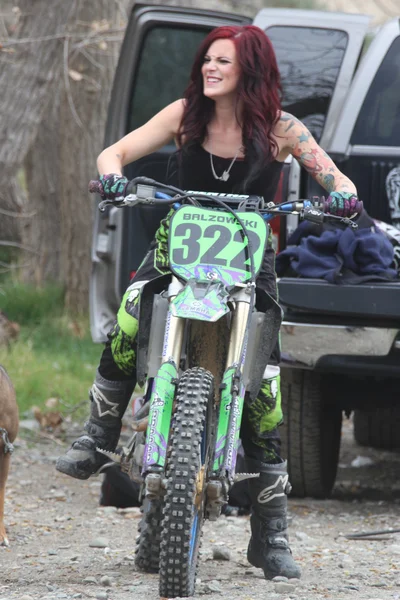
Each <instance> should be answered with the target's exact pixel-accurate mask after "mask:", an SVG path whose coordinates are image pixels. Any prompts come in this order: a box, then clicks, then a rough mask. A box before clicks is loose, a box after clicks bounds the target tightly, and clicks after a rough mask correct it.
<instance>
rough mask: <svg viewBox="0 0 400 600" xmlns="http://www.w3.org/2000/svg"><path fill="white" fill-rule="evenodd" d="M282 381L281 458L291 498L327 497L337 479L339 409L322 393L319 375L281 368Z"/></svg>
mask: <svg viewBox="0 0 400 600" xmlns="http://www.w3.org/2000/svg"><path fill="white" fill-rule="evenodd" d="M281 382H282V383H281V386H282V387H281V390H282V408H283V416H284V424H283V425H282V427H281V429H280V431H281V437H282V456H283V457H284V458H285V457H286V458H287V461H288V471H289V481H290V483H291V484H292V495H293V496H297V497H299V498H303V497H304V496H311V497H313V498H326V497H327V496H329V495H330V493H331V491H332V488H333V486H334V483H335V479H336V472H337V467H338V461H339V450H340V437H341V428H342V410H341V408H340V406H337V405H335V404H334V402H332V403H331V402H329V398H327V397H326V395H325V393H323V377H322V375H321V374H320V373H315V372H312V371H303V370H301V369H282V370H281Z"/></svg>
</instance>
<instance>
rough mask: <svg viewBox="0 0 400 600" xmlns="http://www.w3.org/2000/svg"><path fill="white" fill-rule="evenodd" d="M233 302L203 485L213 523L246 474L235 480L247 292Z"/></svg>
mask: <svg viewBox="0 0 400 600" xmlns="http://www.w3.org/2000/svg"><path fill="white" fill-rule="evenodd" d="M235 300H236V310H235V312H234V313H233V317H232V324H231V333H230V340H229V348H228V355H227V360H226V367H225V372H224V375H223V378H222V384H221V398H220V403H219V416H218V425H217V433H216V437H215V446H214V453H213V463H212V473H211V478H210V480H209V482H208V484H207V506H206V511H207V514H208V517H209V519H210V520H215V519H216V518H217V517H218V516H219V514H220V511H221V507H222V505H223V504H224V503H225V502H226V501H227V499H228V493H229V488H230V486H231V485H232V484H233V483H234V482H235V481H237V480H239V479H244V478H246V477H249V475H246V474H243V476H242V477H240V476H235V467H236V459H237V451H238V445H239V436H240V425H241V422H242V413H243V404H244V395H245V386H244V384H243V379H242V375H243V366H244V361H245V356H246V347H247V342H248V340H247V338H246V335H248V329H247V333H246V328H247V323H248V317H249V311H250V296H249V294H248V290H247V289H244V290H242V291H241V292H240V293H239V294H238V295H237V297H236V298H235ZM252 476H254V475H252Z"/></svg>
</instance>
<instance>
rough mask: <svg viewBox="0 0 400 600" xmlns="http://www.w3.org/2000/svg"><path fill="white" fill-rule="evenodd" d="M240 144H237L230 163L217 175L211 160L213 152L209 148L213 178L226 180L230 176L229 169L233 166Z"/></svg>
mask: <svg viewBox="0 0 400 600" xmlns="http://www.w3.org/2000/svg"><path fill="white" fill-rule="evenodd" d="M241 147H242V146H239V148H238V149H237V150H236V154H235V156H234V157H233V159H232V162H231V164H230V165H229V167H228V168H227V169H226V170H225V171H224V172H223V173H222V175H217V174H216V172H215V169H214V162H213V154H212V148H210V150H211V152H210V165H211V171H212V174H213V176H214V179H218V180H219V181H228V179H229V177H230V171H231V169H232V167H233V164H234V162H235V161H236V159H237V157H238V156H239V151H240V148H241Z"/></svg>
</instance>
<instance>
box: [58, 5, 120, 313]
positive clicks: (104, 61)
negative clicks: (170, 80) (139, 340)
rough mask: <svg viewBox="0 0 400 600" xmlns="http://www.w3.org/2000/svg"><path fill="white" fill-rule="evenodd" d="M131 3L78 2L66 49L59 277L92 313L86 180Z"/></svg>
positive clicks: (69, 301)
mask: <svg viewBox="0 0 400 600" xmlns="http://www.w3.org/2000/svg"><path fill="white" fill-rule="evenodd" d="M129 4H130V0H118V2H111V1H110V0H77V2H76V10H75V11H74V14H73V16H72V17H71V20H70V24H71V26H70V27H71V28H72V27H73V28H74V32H75V34H76V33H77V34H81V37H82V39H81V40H80V41H79V42H78V43H75V44H70V45H69V47H68V48H67V47H64V50H65V56H67V59H68V72H67V73H65V74H64V75H65V78H64V83H65V87H64V89H63V97H62V100H61V111H60V141H61V143H60V162H61V165H62V170H61V173H60V184H59V190H60V201H61V204H60V206H61V221H62V235H61V273H62V280H63V282H64V283H65V286H66V306H67V308H68V309H70V310H71V311H73V312H78V313H85V312H87V310H88V291H89V277H90V268H91V260H90V248H91V241H92V222H93V218H92V217H93V203H92V201H91V198H90V197H89V193H88V182H89V180H90V179H93V178H96V176H97V169H96V157H97V155H98V154H99V152H100V151H101V149H102V147H103V136H104V129H105V122H106V115H107V107H108V102H109V96H110V91H111V87H112V81H113V76H114V71H115V67H116V63H117V60H118V54H119V49H120V45H121V42H122V38H123V30H124V28H125V26H126V13H125V9H126V8H127V6H128V5H129ZM119 9H121V11H120V10H119ZM111 29H112V32H111V31H110V30H111Z"/></svg>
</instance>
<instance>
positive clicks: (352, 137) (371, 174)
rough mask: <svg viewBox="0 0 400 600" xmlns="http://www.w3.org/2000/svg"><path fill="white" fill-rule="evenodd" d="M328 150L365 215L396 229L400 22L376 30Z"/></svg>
mask: <svg viewBox="0 0 400 600" xmlns="http://www.w3.org/2000/svg"><path fill="white" fill-rule="evenodd" d="M328 152H329V153H330V154H331V155H332V156H333V157H334V158H335V159H336V162H337V164H338V166H339V168H340V169H341V170H342V171H343V172H344V173H346V174H347V175H348V176H349V177H350V178H351V179H352V181H353V182H354V183H355V185H356V187H357V191H358V195H359V197H360V199H361V200H363V202H364V205H365V207H366V209H367V211H368V212H369V213H370V215H371V216H372V217H374V218H376V219H380V220H382V221H385V222H386V223H393V224H394V225H396V226H397V227H398V228H399V229H400V25H399V19H398V18H396V19H393V20H391V21H388V22H387V23H386V24H385V25H383V26H382V28H381V29H380V30H379V31H378V33H377V34H376V36H375V37H374V39H373V40H372V43H371V44H370V46H369V48H368V50H367V51H366V53H365V55H364V56H363V58H362V60H361V62H360V66H359V68H358V69H357V73H356V75H355V77H354V80H353V82H352V85H351V89H350V92H349V94H348V97H347V99H346V102H345V104H344V106H343V110H342V114H341V116H340V119H339V120H338V125H337V127H336V131H335V133H334V136H333V137H332V141H331V143H330V144H329V147H328Z"/></svg>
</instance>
